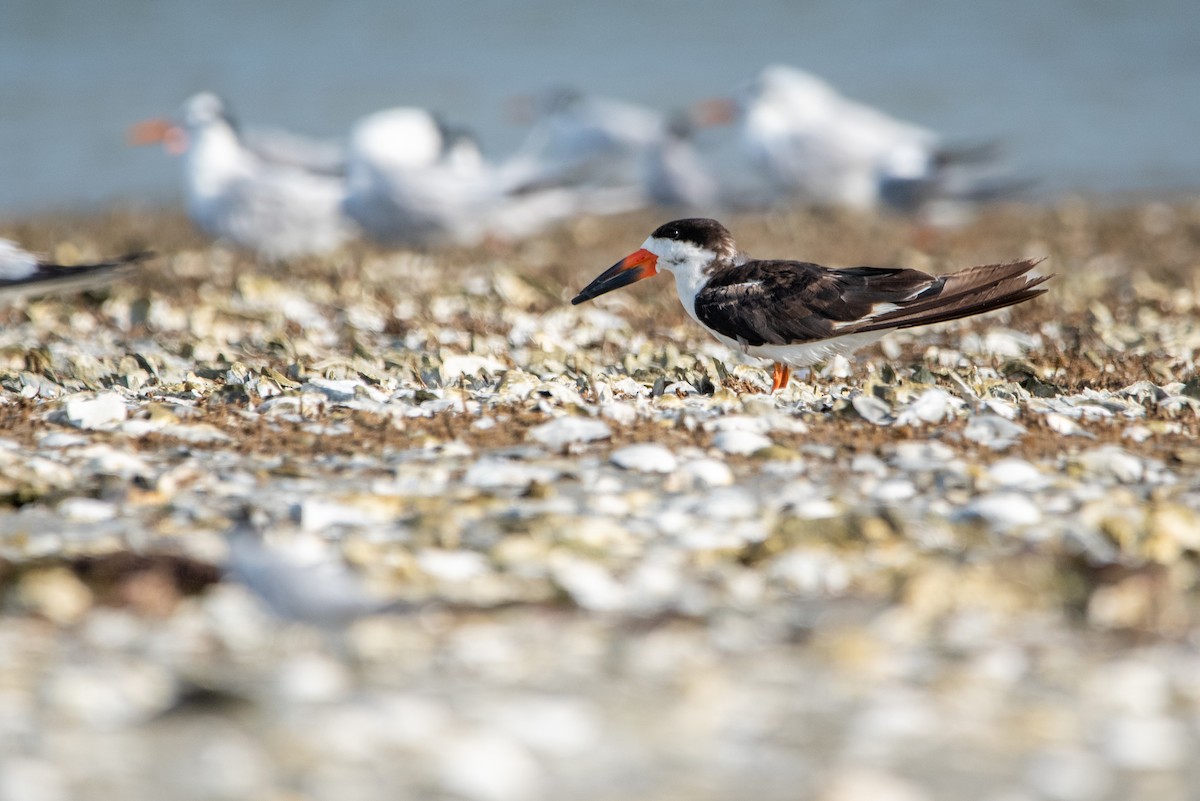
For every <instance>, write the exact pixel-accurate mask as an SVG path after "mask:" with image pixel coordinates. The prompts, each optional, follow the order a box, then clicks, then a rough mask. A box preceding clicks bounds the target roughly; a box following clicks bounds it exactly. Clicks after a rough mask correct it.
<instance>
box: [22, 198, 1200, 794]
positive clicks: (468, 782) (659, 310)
mask: <svg viewBox="0 0 1200 801" xmlns="http://www.w3.org/2000/svg"><path fill="white" fill-rule="evenodd" d="M664 220H665V218H662V217H661V216H660V215H654V214H648V213H647V214H637V215H629V216H623V217H616V218H611V219H595V218H586V219H580V220H577V221H574V222H572V223H570V224H569V225H567V226H566V227H563V228H561V229H558V230H556V231H555V232H553V233H551V234H548V235H544V236H539V237H535V238H533V239H530V240H528V241H525V242H520V243H516V244H511V243H509V244H504V243H494V244H492V245H490V246H488V247H485V248H479V249H472V250H446V251H433V252H428V253H418V252H408V251H384V250H376V249H371V248H368V247H366V246H357V245H356V246H354V247H352V248H350V249H347V250H345V251H342V252H340V253H338V254H337V255H336V256H333V257H330V258H323V259H310V260H307V261H301V262H299V263H296V264H293V265H289V266H287V267H284V266H281V265H271V264H259V263H257V262H255V261H254V260H253V259H251V258H248V257H246V256H245V255H243V254H240V253H238V252H234V251H229V250H225V249H223V248H221V247H218V246H212V245H210V244H208V243H207V242H206V241H205V240H203V239H201V238H200V237H199V236H198V235H197V234H195V233H193V232H192V230H191V229H190V227H189V226H188V224H187V221H186V220H185V219H184V218H182V217H181V216H177V215H176V214H174V213H172V212H151V211H145V210H139V211H129V210H120V209H113V210H110V211H103V212H96V213H93V214H87V215H79V216H58V215H55V216H45V217H38V218H29V219H9V220H5V221H0V236H11V237H13V238H14V239H16V240H18V241H20V242H21V243H22V244H23V245H25V246H26V247H28V248H30V249H32V250H37V251H41V252H44V253H47V254H49V255H51V256H53V257H54V258H55V259H57V260H59V261H62V262H66V263H71V262H83V261H88V260H93V259H96V258H99V257H102V256H105V255H111V254H113V253H120V252H123V251H126V250H136V249H140V248H144V247H151V248H153V249H154V250H155V251H157V252H158V254H159V255H158V257H157V258H155V259H154V260H152V261H150V262H148V263H147V264H145V265H143V266H141V267H139V268H137V269H134V270H130V271H127V272H126V273H125V274H123V276H122V277H121V278H120V279H119V280H118V281H116V282H114V283H112V284H111V285H109V286H106V287H103V288H99V289H93V290H90V291H89V292H87V293H84V294H82V295H71V296H64V297H54V298H44V299H37V300H26V301H20V302H18V303H15V304H13V305H11V306H8V307H6V308H4V309H0V315H2V319H3V326H0V418H2V420H3V432H0V499H2V500H3V506H2V507H0V799H4V801H8V800H9V799H21V800H22V801H26V800H27V799H29V800H32V799H39V800H40V799H45V800H46V801H51V800H56V799H65V798H73V799H111V798H124V799H143V798H144V799H162V798H194V799H226V798H228V799H235V798H236V799H244V798H262V799H280V800H282V799H326V798H328V799H335V798H336V799H339V800H340V799H374V798H433V799H442V798H445V799H469V800H471V801H517V800H518V799H551V798H575V799H597V800H599V799H614V800H615V799H629V798H641V799H685V798H686V799H718V798H779V799H784V798H787V799H795V798H803V799H819V800H820V801H851V800H852V799H864V798H870V799H876V800H877V801H910V800H911V801H920V800H922V799H960V798H963V797H965V796H967V795H970V796H972V797H975V798H979V799H981V801H1024V800H1025V799H1029V801H1039V800H1040V799H1049V800H1052V801H1090V800H1091V799H1124V798H1139V799H1149V798H1156V799H1157V798H1163V799H1186V798H1195V797H1196V793H1197V791H1196V789H1195V788H1196V786H1197V781H1198V780H1200V775H1198V774H1200V770H1198V768H1197V766H1196V763H1195V759H1194V754H1196V753H1197V752H1198V751H1200V670H1198V669H1197V666H1198V665H1200V661H1198V660H1200V654H1198V648H1200V641H1198V636H1200V592H1198V583H1200V572H1198V566H1200V562H1198V559H1200V417H1198V414H1197V412H1198V410H1200V375H1198V374H1197V371H1196V353H1197V350H1198V349H1200V327H1198V326H1197V323H1196V310H1197V308H1198V307H1200V283H1198V281H1200V278H1198V277H1200V202H1197V201H1196V200H1195V199H1193V198H1189V197H1183V198H1178V197H1173V198H1164V199H1157V200H1152V199H1139V200H1130V199H1100V200H1096V199H1091V200H1085V199H1079V198H1075V199H1068V200H1063V201H1060V202H1057V203H1054V204H1050V205H1045V206H1038V205H1018V204H1014V205H999V206H996V207H994V208H990V209H988V210H986V211H984V212H982V213H981V214H980V215H979V216H978V217H977V219H975V220H974V221H973V222H971V223H969V224H967V225H965V226H963V227H962V228H959V229H954V230H947V231H928V230H921V229H918V228H916V227H914V226H913V225H912V224H911V223H910V222H907V221H905V220H902V219H898V218H896V219H892V218H886V217H884V218H879V217H868V216H857V215H853V214H848V213H835V212H811V211H802V210H795V211H780V212H773V213H770V214H759V215H753V216H742V217H737V216H734V217H731V218H729V219H727V220H725V222H726V223H727V225H728V226H729V228H730V229H731V230H732V231H733V233H734V234H735V236H736V237H737V238H738V241H739V244H741V246H742V247H744V248H745V249H746V250H747V251H749V252H751V253H753V254H755V255H758V256H764V257H766V256H773V257H774V256H777V257H790V258H803V259H806V260H811V261H815V262H819V263H823V264H830V265H838V266H851V265H858V264H869V265H889V266H905V267H915V268H918V269H922V270H926V271H928V272H934V273H942V272H948V271H951V270H953V269H958V268H961V267H965V266H969V265H972V264H983V263H990V262H1000V261H1008V260H1012V259H1018V258H1042V257H1044V258H1045V261H1044V262H1043V263H1042V264H1041V265H1039V268H1038V269H1039V270H1040V271H1041V272H1043V273H1053V274H1054V278H1053V279H1052V280H1051V281H1050V282H1049V283H1048V284H1046V287H1047V288H1048V289H1049V292H1048V294H1047V295H1045V296H1044V297H1042V298H1039V299H1037V300H1035V301H1033V302H1031V303H1027V304H1024V305H1021V306H1017V307H1014V308H1011V309H1006V310H1003V311H1000V312H996V313H992V314H988V315H985V316H982V317H977V318H971V319H968V320H963V321H959V322H954V323H949V324H945V325H941V326H937V327H934V328H932V329H916V330H912V331H906V332H900V333H895V334H892V335H890V336H889V337H888V338H887V339H886V340H884V341H883V342H882V343H880V344H878V345H873V346H871V347H868V348H865V349H864V350H862V351H860V352H859V354H858V355H857V357H856V358H855V359H852V360H850V361H845V360H840V359H838V360H834V361H831V362H829V363H827V364H825V365H823V366H821V367H818V368H816V369H814V370H812V371H811V373H810V374H808V375H798V376H797V377H795V378H793V380H792V383H791V385H790V386H789V387H788V388H787V389H785V390H784V391H782V392H779V393H775V394H773V395H772V394H769V393H768V392H767V390H768V389H769V387H770V381H771V377H770V369H769V365H768V366H767V368H766V369H764V368H763V367H761V366H757V365H749V364H743V363H742V361H741V360H740V358H739V357H738V356H737V355H736V354H733V353H731V352H730V351H729V350H728V349H726V348H724V347H723V346H721V345H720V344H718V343H717V342H715V341H714V340H712V339H710V338H709V337H708V336H707V334H706V333H705V332H704V331H703V330H702V329H701V328H700V327H699V326H697V325H696V324H695V323H694V322H692V321H691V320H690V319H689V318H687V316H686V315H685V314H684V312H683V310H682V309H681V308H680V306H679V303H678V301H677V300H676V298H675V295H674V289H673V287H672V285H671V281H670V280H669V277H660V278H659V279H658V280H652V281H646V282H644V283H641V284H638V285H637V286H636V287H633V288H630V289H627V290H625V291H622V292H618V293H614V294H612V295H607V296H605V297H603V298H600V299H598V300H597V301H594V302H592V303H589V304H585V305H581V306H571V305H570V304H569V299H570V298H571V297H572V296H573V295H574V294H575V292H577V291H578V290H579V289H580V288H581V287H582V286H583V285H585V284H586V283H587V282H588V281H589V280H591V279H592V278H593V277H594V276H595V275H597V274H598V273H600V272H601V271H602V270H604V269H605V268H607V267H608V266H609V265H611V264H612V263H613V262H614V261H615V260H616V259H618V258H620V257H621V256H623V255H624V254H625V253H628V252H629V251H630V250H631V249H633V248H636V247H637V246H638V244H639V243H640V242H641V241H642V239H644V237H645V235H646V234H647V233H648V232H649V231H650V230H651V229H653V228H654V227H655V226H656V225H658V224H659V223H660V222H663V221H664ZM260 534H261V541H260V539H259V535H260ZM239 541H242V542H248V543H249V546H248V548H249V551H248V552H239V550H238V548H237V547H236V545H237V542H239ZM239 553H240V555H239ZM314 565H315V566H316V568H319V569H313V570H312V571H311V572H305V570H306V569H307V568H312V567H313V566H314ZM322 571H325V572H322Z"/></svg>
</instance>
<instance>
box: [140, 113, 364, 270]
mask: <svg viewBox="0 0 1200 801" xmlns="http://www.w3.org/2000/svg"><path fill="white" fill-rule="evenodd" d="M131 141H133V142H134V143H135V144H146V143H149V142H152V141H162V142H164V143H166V144H167V146H168V148H169V149H174V150H182V151H183V162H184V193H185V195H186V201H187V210H188V215H189V216H190V217H191V219H192V221H193V222H194V223H195V224H196V226H197V227H199V228H200V229H201V230H203V231H204V232H206V233H208V234H209V235H211V236H214V237H217V238H220V239H225V240H228V241H229V242H231V243H233V244H235V245H238V246H240V247H244V248H247V249H249V250H252V251H254V252H255V253H257V254H258V255H259V256H261V257H263V258H266V259H271V260H287V259H293V258H298V257H302V256H307V255H319V254H324V253H328V252H330V251H332V250H335V249H337V248H338V247H339V246H341V245H342V244H343V243H344V242H346V241H347V239H349V238H350V237H351V236H352V235H353V234H354V228H353V226H352V225H351V224H350V222H349V221H348V220H347V219H346V218H345V216H344V215H343V213H342V201H343V199H344V197H345V187H344V182H343V180H342V178H341V177H340V176H337V175H329V174H326V173H322V172H318V171H315V170H311V169H306V168H304V167H299V166H296V165H294V164H281V163H279V162H276V161H271V160H268V159H266V158H264V157H263V156H261V155H259V154H258V153H256V152H254V151H252V150H251V149H249V148H248V147H246V145H245V144H244V142H243V141H242V139H241V137H240V136H239V134H238V129H237V126H236V125H235V124H234V123H233V121H232V119H231V118H230V116H229V114H228V112H227V111H226V108H225V104H224V102H222V100H221V99H220V98H219V97H217V96H216V95H214V94H212V93H211V92H201V93H200V94H197V95H193V96H192V97H191V98H189V99H188V100H187V102H185V103H184V105H183V109H182V111H181V113H180V115H179V117H178V119H177V120H175V121H170V122H169V121H164V120H148V121H146V122H144V123H140V124H139V125H137V126H135V128H134V130H133V131H132V132H131Z"/></svg>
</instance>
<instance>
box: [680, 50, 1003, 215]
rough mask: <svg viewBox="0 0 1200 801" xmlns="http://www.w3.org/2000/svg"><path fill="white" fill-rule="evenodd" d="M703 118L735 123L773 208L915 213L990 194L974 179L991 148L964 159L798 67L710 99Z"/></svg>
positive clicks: (964, 154) (779, 68)
mask: <svg viewBox="0 0 1200 801" xmlns="http://www.w3.org/2000/svg"><path fill="white" fill-rule="evenodd" d="M695 115H696V117H697V118H698V119H701V120H703V121H704V122H706V123H709V124H715V123H719V122H725V121H732V122H734V123H735V125H736V126H737V133H738V138H739V142H740V146H741V148H742V150H743V152H744V154H745V155H746V157H747V158H748V159H749V160H750V162H751V163H752V164H753V165H754V167H755V168H756V169H757V170H758V171H759V172H760V173H761V175H762V177H763V179H764V184H763V186H764V189H765V190H766V193H767V194H766V195H765V196H764V198H763V200H764V201H765V202H764V205H770V204H773V203H777V202H786V201H788V200H796V199H798V200H803V201H807V202H811V203H816V204H820V205H832V206H842V207H848V208H852V209H860V210H874V209H876V208H878V207H880V205H881V204H885V203H887V204H891V205H892V206H894V207H899V208H901V209H902V210H905V211H914V210H916V209H917V208H918V207H919V206H920V205H921V204H922V203H925V202H927V201H931V200H935V199H941V198H947V197H954V198H961V199H964V200H970V199H977V196H978V197H986V196H988V195H989V194H990V190H989V189H987V188H986V187H985V186H983V185H978V186H977V185H976V184H975V182H974V181H972V179H971V178H970V176H969V175H968V173H970V172H972V171H973V168H972V166H971V165H973V164H974V165H977V164H978V162H982V161H987V160H988V159H989V157H990V156H991V155H994V154H993V153H992V151H990V150H988V149H986V148H975V149H967V150H963V151H959V152H958V153H955V152H953V151H951V150H948V149H947V148H945V147H944V145H943V143H942V142H941V141H940V137H939V136H938V135H937V134H936V133H934V132H933V131H930V130H928V129H926V128H922V127H920V126H917V125H913V124H911V123H908V122H904V121H902V120H898V119H896V118H894V117H891V116H889V115H887V114H885V113H884V112H882V111H879V110H878V109H875V108H872V107H870V106H867V105H865V104H863V103H858V102H856V101H853V100H850V99H849V98H846V97H844V96H842V95H841V94H839V93H838V92H837V90H835V89H834V88H833V87H832V86H830V85H829V84H828V83H826V82H824V81H822V80H821V79H819V78H817V77H816V76H814V75H811V74H809V73H807V72H803V71H801V70H798V69H795V68H793V67H789V66H784V65H774V66H769V67H766V68H764V69H763V70H762V71H761V72H760V73H759V74H758V76H757V77H756V78H755V79H754V80H752V81H750V82H749V83H748V84H746V85H744V86H743V87H742V88H741V89H740V90H739V91H738V92H737V93H736V95H735V97H734V98H733V99H726V100H717V101H708V102H706V103H703V104H701V105H700V106H699V107H698V109H697V110H696V112H695ZM956 170H960V172H958V173H957V174H955V171H956ZM985 173H986V174H987V176H988V178H989V179H990V178H991V177H992V171H991V170H981V171H980V175H981V176H982V175H984V174H985ZM981 180H982V179H981ZM984 183H985V184H986V183H987V182H986V181H985V182H984Z"/></svg>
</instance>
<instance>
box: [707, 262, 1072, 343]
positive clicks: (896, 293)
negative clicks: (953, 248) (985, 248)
mask: <svg viewBox="0 0 1200 801" xmlns="http://www.w3.org/2000/svg"><path fill="white" fill-rule="evenodd" d="M1036 264H1037V262H1036V261H1019V262H1011V263H1008V264H989V265H984V266H981V267H971V268H968V269H966V270H962V271H961V272H957V273H953V274H951V275H944V276H938V277H934V276H931V275H928V274H926V273H923V272H920V271H918V270H905V269H899V268H887V267H852V268H850V269H845V270H833V269H829V268H827V267H821V266H820V265H817V264H809V263H807V262H794V261H752V262H747V263H745V264H743V265H740V266H738V267H731V268H729V269H728V270H723V271H721V272H720V273H719V274H717V275H715V276H714V277H713V279H712V280H711V281H710V282H709V283H708V284H707V285H706V286H705V287H704V289H702V290H701V291H700V292H699V293H698V294H697V296H696V316H697V317H698V318H699V319H700V321H701V322H703V323H704V324H705V325H707V326H709V327H710V328H712V329H713V330H715V331H717V332H719V333H721V334H724V335H725V336H727V337H729V338H731V339H735V340H738V341H739V342H744V343H745V344H747V345H764V344H769V345H784V344H791V343H800V342H814V341H817V340H822V339H829V338H830V337H835V336H844V335H846V334H855V333H864V332H868V331H881V330H891V329H895V328H911V327H913V326H918V325H928V324H930V323H939V322H944V321H946V320H956V319H958V318H960V317H969V316H971V315H974V314H980V313H982V312H986V311H991V310H993V309H1000V308H1003V307H1005V306H1011V305H1013V304H1015V303H1021V302H1023V301H1026V300H1029V299H1030V298H1033V297H1036V296H1038V295H1040V294H1042V293H1043V292H1045V291H1046V290H1044V289H1034V287H1036V286H1037V285H1038V284H1040V283H1042V282H1043V281H1045V280H1047V279H1048V278H1049V277H1050V276H1034V277H1030V276H1028V275H1026V273H1028V272H1029V271H1030V270H1031V269H1033V267H1034V265H1036Z"/></svg>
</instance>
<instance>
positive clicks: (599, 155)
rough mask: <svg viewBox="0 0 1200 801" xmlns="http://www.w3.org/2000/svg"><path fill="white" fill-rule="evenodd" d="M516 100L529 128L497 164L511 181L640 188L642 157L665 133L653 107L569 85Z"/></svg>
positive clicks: (665, 122) (643, 157)
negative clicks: (509, 152)
mask: <svg viewBox="0 0 1200 801" xmlns="http://www.w3.org/2000/svg"><path fill="white" fill-rule="evenodd" d="M520 103H521V104H522V105H523V106H525V107H526V108H525V109H524V110H523V113H521V114H520V115H519V116H521V117H527V118H531V119H532V127H531V128H530V130H529V132H528V134H526V136H525V139H524V141H523V142H522V143H521V145H520V146H519V147H518V148H517V150H516V152H514V153H513V154H512V156H510V157H509V158H508V159H506V160H505V161H504V162H503V164H502V165H501V170H502V171H503V172H504V173H505V175H506V176H507V177H508V178H509V180H511V181H513V182H525V183H529V184H539V185H549V184H554V185H557V186H567V185H571V186H605V187H641V186H642V185H643V183H644V176H643V171H644V169H645V165H644V163H645V159H646V158H647V155H648V154H649V152H650V150H651V149H652V148H654V147H657V146H658V145H659V144H660V143H661V142H662V141H663V139H664V137H665V135H666V133H667V120H666V117H665V116H664V115H663V114H662V113H660V112H659V111H657V110H655V109H650V108H646V107H644V106H639V105H636V104H634V103H629V102H626V101H623V100H616V99H613V98H609V97H601V96H599V95H589V94H584V93H582V92H578V91H575V90H573V89H556V90H552V91H550V92H547V93H546V94H545V95H543V96H541V97H538V98H532V99H530V98H522V99H521V101H520Z"/></svg>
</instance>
